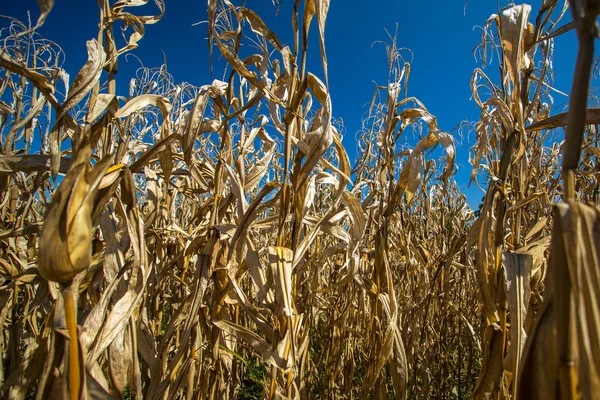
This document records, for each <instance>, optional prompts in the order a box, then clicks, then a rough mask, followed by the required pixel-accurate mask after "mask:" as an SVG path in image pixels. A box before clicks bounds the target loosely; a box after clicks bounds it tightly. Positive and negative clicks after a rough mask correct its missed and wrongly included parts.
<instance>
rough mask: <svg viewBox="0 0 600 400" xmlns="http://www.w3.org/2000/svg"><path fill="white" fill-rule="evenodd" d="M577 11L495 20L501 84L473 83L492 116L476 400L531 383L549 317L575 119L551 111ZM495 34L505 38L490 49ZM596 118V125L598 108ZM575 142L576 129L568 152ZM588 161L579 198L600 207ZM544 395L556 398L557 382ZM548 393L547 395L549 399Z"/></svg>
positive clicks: (517, 13) (478, 235) (479, 262)
mask: <svg viewBox="0 0 600 400" xmlns="http://www.w3.org/2000/svg"><path fill="white" fill-rule="evenodd" d="M567 7H568V4H567V3H566V2H565V3H563V4H562V5H561V4H559V2H558V1H545V2H543V4H542V6H541V8H540V10H539V13H538V15H537V17H536V18H535V22H534V23H531V22H529V20H530V17H531V7H530V6H529V5H518V6H511V7H508V8H506V9H504V10H502V11H501V13H500V14H499V15H493V16H492V17H490V19H489V20H488V24H487V25H486V28H485V33H484V42H483V47H484V52H485V51H486V49H485V47H487V48H492V49H493V50H494V51H497V53H498V55H499V61H500V78H501V82H500V83H499V84H498V85H496V84H494V83H493V82H492V80H491V79H490V78H488V76H487V75H486V74H485V73H484V72H483V71H482V70H480V69H478V70H476V71H475V72H474V75H473V79H472V88H473V95H474V98H475V99H476V101H477V103H478V104H479V106H480V108H481V110H482V111H481V119H480V121H479V122H478V123H477V137H478V139H477V144H476V146H475V148H474V155H473V166H474V169H473V175H472V179H475V177H476V174H477V170H478V169H479V168H481V167H483V168H485V170H486V173H487V175H488V176H489V182H488V185H487V190H486V195H485V197H484V201H483V205H482V208H481V214H480V217H479V218H478V220H477V221H476V223H475V225H474V226H473V229H472V231H471V234H470V235H469V238H468V243H469V245H468V247H469V248H472V249H473V250H474V254H475V266H476V269H477V273H478V281H479V288H480V290H481V294H482V297H481V301H482V303H483V315H484V318H485V330H484V334H483V342H482V345H483V348H484V355H483V360H482V372H481V374H480V375H479V378H478V381H477V386H476V388H475V392H474V397H476V398H488V397H490V396H493V397H495V398H514V397H516V388H518V387H519V385H520V384H522V385H530V384H531V382H530V381H529V382H525V381H523V382H519V380H518V377H519V371H520V370H522V371H526V370H527V369H528V368H530V367H529V366H527V367H526V366H524V365H523V347H524V345H525V342H526V339H527V337H528V335H530V334H532V332H534V329H535V328H534V325H535V323H536V320H539V319H540V318H542V316H543V315H546V314H544V313H546V311H544V313H542V311H543V310H546V309H547V306H546V305H543V304H546V303H547V301H548V296H549V295H550V291H549V289H548V282H546V279H545V278H546V276H547V274H548V268H549V250H550V248H552V249H554V248H555V247H556V246H555V245H554V244H552V245H551V238H550V234H551V228H552V227H551V221H552V220H553V214H554V213H555V212H554V211H553V205H554V204H555V203H556V201H558V200H559V199H560V197H561V195H563V194H564V192H565V190H566V189H565V188H564V184H563V182H562V181H561V175H560V168H561V160H560V155H561V145H560V144H558V143H552V140H551V139H553V138H555V136H554V137H553V136H552V129H554V128H557V127H560V126H564V125H565V124H566V118H565V117H566V114H559V115H554V116H549V110H550V109H551V108H552V101H553V98H552V93H551V90H553V89H552V71H551V65H552V64H551V62H552V54H553V46H554V43H553V38H554V37H556V36H557V35H559V34H561V33H563V32H565V31H567V30H568V29H569V28H572V24H568V25H565V26H560V23H559V21H560V20H561V18H562V17H563V15H564V14H565V13H566V12H567ZM494 28H495V29H494ZM492 32H495V33H492ZM490 37H493V38H496V39H497V42H496V41H493V42H491V43H490V42H489V41H488V39H489V38H490ZM590 66H591V62H590ZM588 69H589V67H588ZM586 88H587V86H586ZM480 93H486V96H487V98H485V99H484V98H482V96H481V95H480ZM585 97H587V93H586V92H585V91H584V98H585ZM571 107H572V105H571ZM583 110H584V111H585V101H584V106H583ZM588 117H589V118H588V122H589V123H595V120H594V110H592V112H590V113H589V114H588ZM585 118H586V117H585V112H584V116H583V120H585ZM583 120H582V123H583ZM568 140H569V138H568V133H567V142H566V143H567V144H563V146H562V147H564V146H568ZM596 143H597V138H596V129H590V130H589V135H587V138H586V140H585V143H584V147H585V149H587V151H586V153H588V152H589V153H592V152H594V150H592V149H595V148H596V147H595V145H596ZM576 147H577V146H576ZM578 151H579V150H578ZM575 157H576V158H578V157H579V152H578V153H577V155H576V156H575ZM565 162H566V159H565ZM575 163H576V162H575ZM583 165H584V166H585V167H584V168H583V171H582V174H581V176H580V177H579V178H578V179H577V185H578V186H577V193H578V194H579V196H581V198H582V199H587V200H592V201H593V199H594V198H593V194H594V190H595V186H596V184H595V183H594V182H593V181H595V179H593V178H592V179H590V177H591V176H592V175H593V174H594V171H595V168H596V160H595V158H593V159H592V157H590V156H589V155H588V156H585V157H584V164H583ZM564 168H565V167H564V164H563V169H564ZM554 219H555V220H556V216H554ZM545 302H546V303H545ZM540 313H542V314H540ZM565 324H567V322H565ZM565 326H566V325H565ZM546 333H547V334H550V333H548V332H546ZM550 335H551V334H550ZM546 339H548V337H546ZM548 354H550V353H548ZM555 354H556V353H555ZM550 358H552V357H550ZM527 365H530V364H527ZM523 373H525V372H523ZM521 375H523V374H521ZM540 390H542V391H545V390H548V391H550V392H553V389H552V388H551V387H549V386H547V385H546V387H545V388H544V389H540ZM586 392H587V393H588V394H589V393H591V392H589V391H587V390H584V391H583V393H586ZM541 393H542V392H539V393H538V396H542V397H544V398H547V396H545V395H542V394H541ZM544 393H546V392H544ZM526 397H527V396H526Z"/></svg>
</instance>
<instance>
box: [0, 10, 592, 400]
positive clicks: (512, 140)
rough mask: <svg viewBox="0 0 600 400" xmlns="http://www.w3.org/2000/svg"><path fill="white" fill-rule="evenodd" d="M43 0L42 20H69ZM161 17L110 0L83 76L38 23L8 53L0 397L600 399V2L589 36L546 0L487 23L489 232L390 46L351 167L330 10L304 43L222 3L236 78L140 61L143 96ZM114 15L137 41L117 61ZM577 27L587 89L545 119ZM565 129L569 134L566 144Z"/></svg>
mask: <svg viewBox="0 0 600 400" xmlns="http://www.w3.org/2000/svg"><path fill="white" fill-rule="evenodd" d="M40 3H41V5H42V7H41V10H42V17H40V20H39V22H38V24H37V25H40V24H42V23H43V21H44V19H45V18H46V16H47V15H48V13H49V12H50V10H51V8H52V5H51V4H52V2H47V3H46V2H44V1H41V2H40ZM145 3H146V2H145V1H119V2H114V3H112V4H111V3H110V2H108V1H100V18H101V19H100V25H99V26H100V32H99V34H98V39H92V40H90V41H88V42H87V49H88V61H87V62H86V64H85V65H84V67H83V68H82V69H81V70H80V71H79V72H78V73H77V75H76V77H75V78H74V80H73V82H69V78H68V76H69V75H67V74H66V73H65V71H64V70H63V69H62V67H61V65H62V60H63V55H62V52H61V51H60V48H59V47H58V46H57V45H56V44H54V43H51V42H49V41H46V40H44V39H42V38H40V37H39V35H38V34H37V33H36V27H34V28H30V27H28V26H25V25H23V24H21V23H20V22H18V21H13V20H11V21H9V22H8V23H9V26H8V28H6V29H5V30H4V31H3V32H2V36H0V39H2V49H1V52H0V56H1V58H0V67H2V77H1V80H0V99H1V101H0V118H1V119H0V128H1V129H2V143H1V145H2V146H1V149H0V151H1V153H2V154H1V155H0V207H1V208H0V213H1V214H0V215H1V219H0V253H1V255H2V257H1V258H0V273H1V277H0V304H1V311H0V325H1V326H2V331H1V336H0V353H1V354H2V363H0V385H1V393H2V397H6V398H14V399H23V398H33V397H36V398H40V399H41V398H47V397H52V398H54V397H56V398H65V397H69V398H71V399H77V398H112V397H115V398H132V397H135V398H169V399H170V398H186V399H191V398H234V397H236V396H237V397H238V398H269V399H273V398H366V397H375V398H388V397H389V396H394V397H396V398H406V397H407V396H410V397H411V398H465V397H468V396H470V395H473V396H474V397H476V398H490V397H492V396H493V397H494V398H516V397H517V395H520V396H523V397H525V398H527V397H531V396H538V397H539V396H543V397H544V398H558V397H560V396H562V397H564V398H567V397H569V398H571V397H575V396H577V395H578V394H583V395H584V396H586V395H587V396H590V394H591V393H594V391H595V390H596V389H598V388H597V386H598V382H600V381H599V379H598V375H597V371H599V369H598V367H599V366H598V365H597V364H598V362H600V361H598V360H600V356H598V348H597V344H598V330H597V327H598V316H597V310H598V307H597V306H598V304H597V301H598V296H597V294H598V293H599V292H600V286H599V280H598V276H599V275H598V258H597V254H596V248H597V245H596V244H595V243H596V242H597V238H596V237H595V233H594V232H595V230H597V228H596V224H597V218H598V217H597V213H598V211H597V208H595V207H593V206H585V205H583V204H582V203H583V202H588V203H592V204H597V202H598V169H597V155H598V148H597V140H598V137H597V129H596V128H595V125H594V124H595V123H596V122H597V120H598V116H599V114H600V113H598V112H597V110H595V109H590V110H588V112H587V114H586V108H587V107H586V99H587V81H589V72H590V69H591V66H592V59H591V57H592V55H593V50H591V51H590V43H592V41H593V38H594V35H595V25H594V23H593V22H594V21H595V17H596V12H597V11H598V10H600V9H598V8H594V7H593V6H594V3H593V2H589V1H588V2H587V3H586V5H585V6H583V5H582V3H579V2H575V3H574V4H573V10H574V11H573V15H574V21H575V22H574V23H573V24H568V25H560V23H559V20H560V18H561V17H562V15H563V14H565V13H566V12H567V11H568V9H567V4H566V3H559V2H558V1H557V0H547V1H544V2H543V5H542V7H541V9H540V10H539V13H538V15H537V16H536V17H535V18H533V16H532V15H531V7H529V6H527V5H520V6H512V7H510V8H507V9H505V10H502V11H501V13H500V14H498V15H495V16H493V17H492V18H490V19H489V20H488V22H487V24H486V25H485V29H484V40H483V43H482V54H483V55H485V56H487V55H488V54H492V53H496V54H497V55H498V57H499V60H500V66H501V68H500V80H499V81H498V82H494V80H493V79H491V78H489V77H488V76H487V75H486V73H485V72H484V70H483V69H477V70H476V71H474V74H473V79H472V89H473V96H474V99H475V101H476V103H477V105H478V106H479V107H480V108H481V118H480V120H479V121H478V122H476V124H475V126H476V134H477V143H476V145H475V147H474V148H473V149H472V154H473V157H472V161H473V166H474V169H473V175H472V179H473V180H476V179H477V176H478V173H479V171H480V169H482V168H483V169H484V170H485V172H486V174H487V175H488V176H489V178H490V182H489V184H488V185H487V187H486V190H487V192H486V195H485V197H484V200H483V204H482V207H481V210H480V212H479V214H478V216H477V217H476V216H475V214H474V213H473V212H471V211H470V209H469V208H468V206H467V205H466V198H465V196H464V195H463V194H461V193H460V190H459V188H458V186H457V184H456V182H455V180H454V173H455V170H454V156H455V152H456V149H455V144H454V140H453V136H452V135H451V134H449V133H447V132H443V131H441V130H440V129H439V127H438V124H437V121H436V118H435V117H434V116H433V115H431V114H430V113H429V111H428V110H427V108H426V107H425V105H424V104H422V103H421V102H420V101H419V100H418V99H416V98H413V97H407V96H406V94H405V89H404V88H405V87H406V81H407V80H408V76H409V74H410V65H409V64H408V63H406V62H405V61H404V60H403V59H402V57H401V56H400V54H399V51H398V48H397V46H396V39H395V38H394V39H393V40H392V41H391V43H390V44H389V45H388V47H387V50H388V51H387V53H388V61H389V62H388V65H389V81H388V82H387V83H386V85H385V86H382V87H378V89H377V91H376V93H375V95H374V97H373V99H374V100H373V102H372V105H371V108H370V109H369V112H368V115H367V117H366V118H365V120H364V124H363V130H362V131H361V132H359V135H358V143H359V158H358V160H357V162H356V164H355V166H354V167H352V166H351V165H350V160H349V158H348V155H347V153H346V150H345V148H344V146H343V145H342V141H341V136H340V134H339V130H338V128H337V127H336V124H335V123H333V121H334V117H335V112H334V108H333V105H332V102H331V97H330V94H329V91H328V85H327V81H328V80H327V58H326V53H325V43H324V28H325V21H326V18H327V14H328V6H329V2H328V1H324V0H308V1H305V2H303V3H301V2H299V1H296V2H295V3H294V5H295V6H294V11H293V15H292V21H293V24H292V25H293V29H294V43H293V44H292V45H291V46H287V45H285V44H283V43H281V42H280V40H279V39H278V37H277V35H276V33H274V32H272V31H270V30H269V28H268V27H267V26H266V24H265V23H264V22H263V20H262V19H261V18H260V16H259V15H257V14H256V13H255V12H254V11H252V10H250V9H248V8H245V7H244V6H238V5H234V4H232V3H231V2H230V1H228V0H222V1H217V0H210V1H209V2H208V14H209V22H208V29H209V43H210V46H211V49H213V48H214V49H215V51H218V53H219V55H220V56H221V57H223V58H224V59H225V60H226V62H227V64H228V70H227V71H228V72H227V74H226V75H225V76H226V80H225V81H218V80H215V81H213V82H212V83H211V84H208V85H205V86H202V87H195V86H192V85H189V84H176V83H175V81H174V80H173V78H172V77H171V76H170V75H169V73H168V72H167V71H166V68H165V67H162V68H159V69H146V68H142V69H140V70H139V71H138V74H137V76H136V77H135V78H134V79H132V80H131V83H130V88H129V93H127V96H122V95H121V94H119V93H117V92H116V90H117V85H116V79H121V78H120V77H118V74H117V72H118V60H119V57H121V56H122V55H123V54H125V53H127V52H128V51H130V50H133V49H135V48H136V46H137V42H138V41H139V40H141V39H142V37H143V33H144V25H147V24H152V23H155V22H157V21H158V20H160V18H161V16H162V13H163V12H164V4H163V2H162V1H160V0H157V1H156V5H157V8H158V10H159V14H158V15H156V16H140V15H137V14H136V13H135V10H136V7H137V6H139V5H143V4H145ZM561 7H562V10H561ZM313 20H314V21H313ZM530 21H531V22H530ZM313 22H316V23H315V24H314V25H316V26H317V29H318V31H319V41H320V43H319V46H320V54H321V61H322V70H321V71H317V72H310V71H308V70H307V68H306V65H307V60H306V59H307V49H308V46H309V43H308V31H309V28H310V27H311V25H313ZM119 24H121V25H123V24H124V25H127V26H128V27H129V29H130V30H129V31H126V32H131V31H133V33H131V34H130V35H129V36H128V37H127V38H126V43H124V44H123V45H122V46H121V45H119V44H118V41H117V40H115V38H114V34H113V30H114V29H115V26H118V25H119ZM573 28H575V29H577V32H578V34H579V38H580V41H581V49H580V54H579V56H578V66H577V70H576V79H579V80H580V81H581V79H583V80H582V81H583V82H586V84H585V85H580V89H579V90H578V91H574V93H573V95H572V99H571V106H570V109H571V113H570V114H568V115H567V114H559V115H553V116H550V115H549V110H550V109H551V108H552V97H551V90H552V68H551V65H552V64H551V60H552V53H553V38H554V37H555V36H557V35H560V34H562V33H563V32H565V31H566V30H569V29H573ZM245 41H251V42H252V43H253V44H254V47H252V48H253V49H254V51H255V53H253V54H243V52H244V51H247V49H248V48H247V47H243V46H242V44H243V43H245ZM311 45H312V44H311ZM484 62H485V57H484ZM586 71H587V77H586V76H583V75H581V74H585V73H586ZM582 104H583V105H582ZM573 110H576V112H579V114H577V113H576V112H573ZM567 122H568V124H567ZM565 125H568V132H567V139H566V141H565V142H564V143H563V144H560V143H551V142H549V141H548V135H549V133H550V132H551V131H552V130H553V129H556V128H559V129H562V127H564V126H565ZM585 125H587V128H585V129H584V126H585ZM411 130H413V131H414V132H418V135H419V138H418V141H417V143H416V144H415V145H414V146H412V147H409V146H408V145H407V141H406V140H405V136H406V132H409V131H411ZM437 147H439V148H440V149H441V150H442V151H443V157H442V158H440V159H437V158H435V157H434V156H433V154H438V153H432V151H434V149H436V148H437ZM582 148H583V154H582V155H580V151H581V149H582ZM563 151H564V154H565V158H564V162H562V158H561V157H562V153H563ZM578 164H580V166H579V165H578ZM561 168H562V171H561ZM351 176H354V178H353V179H351ZM561 196H562V197H564V199H565V200H567V202H566V203H563V204H561V205H560V206H558V208H556V209H554V208H553V207H554V204H556V202H557V201H559V199H560V198H561ZM578 201H579V202H581V203H579V202H578ZM552 221H554V222H552ZM553 229H554V232H552V230H553ZM551 236H552V237H551ZM574 310H577V311H578V312H574ZM39 360H44V361H43V362H40V361H39Z"/></svg>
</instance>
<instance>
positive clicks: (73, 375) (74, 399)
mask: <svg viewBox="0 0 600 400" xmlns="http://www.w3.org/2000/svg"><path fill="white" fill-rule="evenodd" d="M62 296H63V300H64V302H65V316H66V319H67V331H68V332H69V364H68V373H69V396H70V399H71V400H78V399H79V398H80V396H79V395H80V392H81V373H80V371H81V368H80V365H79V340H78V338H77V308H76V306H75V296H74V295H73V286H72V283H70V284H69V286H67V287H66V288H65V289H63V290H62Z"/></svg>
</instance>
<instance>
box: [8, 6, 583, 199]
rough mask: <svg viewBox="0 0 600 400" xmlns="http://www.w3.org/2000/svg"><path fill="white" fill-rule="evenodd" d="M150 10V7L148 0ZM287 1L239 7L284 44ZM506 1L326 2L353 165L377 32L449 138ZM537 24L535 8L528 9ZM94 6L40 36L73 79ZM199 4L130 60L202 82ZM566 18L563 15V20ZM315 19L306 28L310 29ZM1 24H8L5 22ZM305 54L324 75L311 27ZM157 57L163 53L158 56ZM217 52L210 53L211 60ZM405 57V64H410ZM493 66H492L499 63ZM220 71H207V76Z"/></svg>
mask: <svg viewBox="0 0 600 400" xmlns="http://www.w3.org/2000/svg"><path fill="white" fill-rule="evenodd" d="M151 3H152V2H151ZM292 4H293V0H282V6H281V9H280V11H279V15H278V16H276V15H275V8H274V7H273V6H272V4H271V1H270V0H247V2H246V6H247V7H249V8H251V9H252V10H254V11H255V12H257V13H258V15H259V16H260V17H261V18H263V19H264V20H265V22H266V23H267V25H268V26H269V27H270V28H271V30H273V31H274V32H275V33H276V34H277V35H278V36H279V38H280V39H281V41H282V42H284V43H285V44H289V45H290V46H291V45H292V44H293V41H292V27H291V7H292ZM505 4H507V2H506V1H500V0H498V1H494V0H470V1H469V2H468V3H467V4H466V5H465V2H464V0H458V1H433V2H425V1H423V2H418V1H397V0H370V1H367V2H365V1H356V0H351V1H350V0H347V1H342V0H332V1H331V6H330V9H329V15H328V18H327V26H326V39H325V40H326V46H327V57H328V62H329V83H330V92H331V96H332V101H333V111H334V115H335V117H337V118H342V119H343V121H344V124H345V129H346V132H345V137H344V143H345V145H346V147H347V149H348V152H349V154H350V157H351V161H354V160H355V154H356V152H355V149H356V142H355V133H356V132H357V131H358V130H359V129H360V127H361V118H362V117H363V116H364V114H365V112H366V111H367V109H368V104H369V102H370V101H371V98H372V96H373V90H374V88H375V83H374V82H377V83H378V84H380V85H385V84H386V83H387V67H386V55H385V49H384V47H383V46H382V45H377V44H375V45H373V43H374V42H376V41H386V40H387V34H386V32H385V29H387V30H388V31H389V32H391V33H393V32H394V30H395V24H396V23H397V24H398V46H400V47H406V48H409V49H411V50H412V52H413V54H414V59H413V63H412V66H411V75H410V81H409V87H408V95H409V96H415V97H417V98H419V99H420V100H421V101H422V102H423V103H424V104H425V106H426V107H427V108H428V109H429V111H430V112H431V113H432V114H433V115H435V116H436V117H437V119H438V124H439V126H440V128H441V129H443V130H446V131H450V130H452V129H453V127H455V126H456V125H457V124H458V123H459V122H460V121H462V120H470V121H476V120H477V119H478V118H479V109H478V107H477V106H476V104H475V103H474V102H473V101H472V100H471V99H470V97H471V92H470V86H469V81H470V79H471V74H472V71H473V69H474V68H475V67H477V66H480V65H479V64H478V63H477V62H476V61H475V59H474V57H473V54H472V51H473V49H474V48H475V47H476V46H477V44H478V43H479V42H480V40H481V30H480V29H477V28H475V27H476V26H483V24H485V21H486V20H487V18H488V17H489V16H490V15H491V14H493V13H497V12H498V5H500V6H504V5H505ZM530 4H532V6H533V10H532V15H533V17H532V18H535V15H537V11H538V10H539V7H540V4H541V1H540V0H537V1H532V2H530ZM143 9H144V10H146V11H147V12H146V13H147V14H153V13H154V12H155V11H156V7H155V6H154V4H149V5H148V6H145V7H144V8H143ZM27 10H30V11H31V19H32V20H33V21H34V22H35V21H36V20H37V17H38V15H39V10H38V8H37V3H36V1H35V0H19V1H11V0H3V1H2V3H1V4H0V14H4V15H9V16H12V17H17V18H19V19H21V20H23V21H26V20H27ZM98 15H99V13H98V7H97V2H96V1H93V0H85V1H81V0H79V1H76V0H56V3H55V6H54V9H53V10H52V12H51V14H50V15H49V17H48V19H47V21H46V23H45V25H44V26H43V27H42V28H41V30H40V33H41V34H42V35H43V36H45V37H46V38H48V39H51V40H53V41H55V42H57V43H58V44H59V45H60V46H61V47H62V48H63V49H64V51H65V53H66V55H67V60H66V65H65V68H66V70H67V72H69V73H70V74H71V79H73V78H74V77H75V75H76V74H77V72H78V70H79V69H80V68H81V66H82V65H83V64H84V62H85V61H86V58H87V53H86V50H85V41H86V40H89V39H92V38H95V37H96V36H97V23H98ZM206 19H207V13H206V1H203V0H198V1H184V0H167V1H166V13H165V16H164V18H163V19H162V20H161V21H160V22H158V23H157V24H155V25H150V26H147V29H146V35H145V37H144V38H143V39H142V40H141V42H140V43H139V44H140V47H139V48H138V49H137V50H136V51H134V52H133V54H135V55H137V56H138V57H140V58H141V59H142V60H143V62H144V64H145V66H147V67H158V66H160V64H161V63H162V62H163V57H164V55H166V60H167V64H168V70H169V72H170V73H171V74H172V75H173V76H174V79H175V81H176V82H181V81H186V82H189V83H191V84H194V85H203V84H207V83H210V82H211V81H212V78H211V76H210V71H209V61H208V46H207V40H206V37H207V27H206V24H201V25H196V26H193V24H195V23H197V22H200V21H206ZM569 20H570V15H568V16H567V18H566V19H564V20H563V22H562V23H561V25H562V24H564V23H566V22H568V21H569ZM314 23H315V22H313V24H314ZM2 26H6V21H3V23H2ZM311 36H312V38H311V41H310V42H309V43H310V44H311V45H312V50H313V52H311V53H309V63H308V67H309V70H311V71H314V72H315V73H317V75H320V76H322V72H321V71H322V70H321V63H320V59H319V56H318V47H319V46H318V36H317V28H316V26H314V27H313V28H312V30H311ZM163 52H164V55H163ZM575 54H576V39H575V34H574V33H573V32H570V33H568V34H567V35H564V36H563V37H560V38H558V40H557V41H556V48H555V58H554V67H555V72H556V77H555V79H556V80H555V83H556V87H557V88H558V89H559V90H561V91H563V92H565V93H569V91H570V86H571V77H572V73H573V66H574V63H575ZM217 56H218V50H217V49H216V48H215V58H216V57H217ZM410 57H411V56H410V54H409V53H406V58H407V59H409V60H410ZM119 67H120V70H119V74H118V75H117V79H118V82H119V86H120V88H122V90H120V92H121V93H123V94H126V93H127V89H126V88H127V84H128V82H129V79H130V78H131V77H132V76H133V75H134V72H135V70H136V69H137V68H138V67H139V63H138V61H137V60H135V59H134V58H129V60H128V62H126V61H125V60H124V59H121V60H120V61H119ZM491 68H493V69H496V68H497V63H494V64H493V65H492V66H491ZM219 74H220V69H219V67H218V66H217V67H215V75H216V76H217V77H218V76H219ZM566 101H567V99H566V98H564V97H563V96H560V95H558V94H557V95H556V96H555V106H562V107H564V105H565V103H566ZM474 141H475V134H474V132H471V133H470V134H469V135H466V136H464V138H463V140H462V142H459V143H458V151H457V164H458V168H459V171H458V173H457V181H458V183H459V185H461V186H463V187H464V189H463V190H464V192H465V193H466V194H467V196H468V200H469V203H470V204H471V205H472V206H476V205H477V204H479V200H480V198H481V197H482V195H483V193H482V192H481V191H480V190H479V189H478V188H477V187H476V186H475V185H471V187H470V188H466V185H467V183H468V179H469V174H470V172H471V168H470V165H469V163H468V149H469V148H470V147H471V146H472V145H473V144H474Z"/></svg>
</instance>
